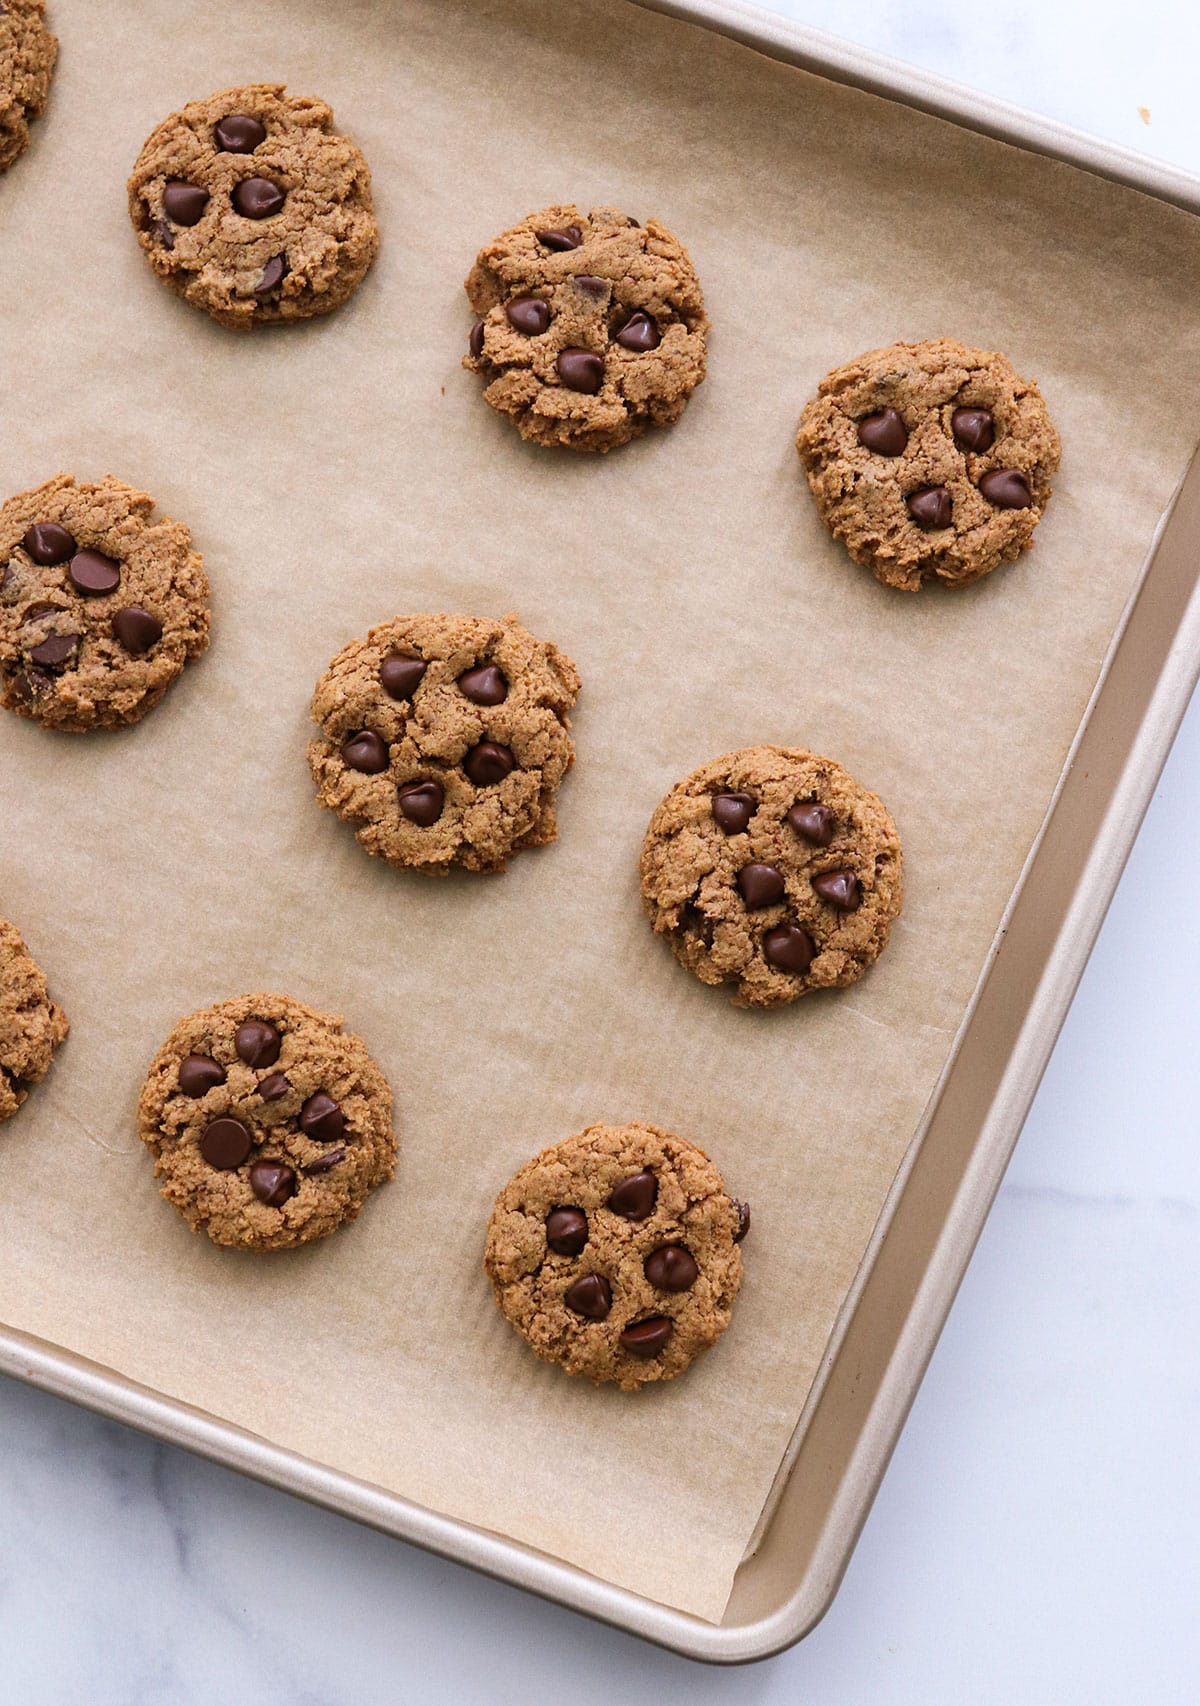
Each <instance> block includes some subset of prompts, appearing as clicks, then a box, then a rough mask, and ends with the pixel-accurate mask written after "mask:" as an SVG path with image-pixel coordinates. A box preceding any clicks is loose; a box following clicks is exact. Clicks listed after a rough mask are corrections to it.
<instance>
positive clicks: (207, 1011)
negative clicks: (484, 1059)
mask: <svg viewBox="0 0 1200 1706" xmlns="http://www.w3.org/2000/svg"><path fill="white" fill-rule="evenodd" d="M138 1133H139V1136H140V1137H141V1139H142V1142H143V1143H145V1144H146V1145H147V1146H148V1147H149V1148H150V1150H151V1151H152V1152H153V1154H154V1157H155V1162H154V1172H155V1176H156V1177H157V1178H158V1179H159V1180H161V1189H162V1194H163V1196H164V1197H166V1199H167V1201H168V1202H169V1203H173V1204H174V1206H175V1207H176V1208H177V1209H178V1210H179V1212H180V1214H182V1216H183V1218H184V1219H185V1220H186V1221H187V1223H188V1225H189V1226H190V1227H191V1229H192V1231H193V1232H200V1231H204V1232H207V1233H208V1235H209V1237H210V1238H211V1239H212V1241H213V1243H214V1244H224V1245H229V1246H233V1247H236V1248H238V1249H243V1250H282V1249H284V1248H286V1247H287V1246H289V1245H293V1244H308V1243H311V1242H312V1240H313V1239H314V1238H324V1237H325V1235H326V1234H327V1233H329V1232H335V1231H336V1230H337V1228H338V1227H339V1226H340V1225H341V1224H342V1222H343V1221H346V1220H353V1219H354V1218H355V1216H356V1215H357V1214H358V1211H359V1209H360V1208H361V1207H362V1205H363V1203H364V1202H366V1200H367V1198H368V1196H370V1194H371V1192H372V1191H373V1190H374V1189H375V1187H376V1185H381V1184H383V1182H384V1181H385V1180H386V1179H390V1178H391V1176H392V1174H393V1172H394V1171H395V1166H396V1139H395V1135H394V1133H393V1131H392V1093H391V1091H390V1090H389V1089H388V1084H387V1080H386V1078H385V1077H384V1076H383V1073H382V1072H381V1071H380V1070H379V1068H378V1066H376V1064H375V1062H374V1061H373V1060H372V1059H371V1056H370V1055H369V1054H368V1053H367V1049H366V1044H365V1043H364V1042H363V1041H362V1039H361V1038H360V1037H356V1036H353V1035H352V1034H351V1033H350V1032H348V1031H343V1030H342V1021H341V1018H340V1016H339V1015H337V1014H330V1013H316V1012H314V1011H313V1009H312V1008H311V1007H305V1006H304V1005H303V1004H302V1003H301V1002H299V1001H292V1000H289V998H288V997H287V996H286V995H240V996H238V997H237V998H236V999H234V1000H232V1001H219V1002H218V1003H217V1005H216V1006H215V1007H205V1008H204V1009H202V1010H201V1011H200V1012H199V1013H192V1014H190V1015H189V1017H188V1018H186V1019H181V1020H180V1021H179V1023H178V1024H177V1025H176V1027H175V1029H174V1030H173V1031H172V1032H171V1034H170V1036H169V1037H168V1038H167V1040H166V1042H165V1043H164V1044H163V1046H162V1048H161V1049H159V1051H158V1054H157V1055H156V1056H155V1059H154V1064H153V1066H152V1067H151V1068H150V1076H149V1077H148V1078H147V1080H146V1082H145V1084H144V1085H143V1087H142V1093H141V1096H140V1098H139V1100H138Z"/></svg>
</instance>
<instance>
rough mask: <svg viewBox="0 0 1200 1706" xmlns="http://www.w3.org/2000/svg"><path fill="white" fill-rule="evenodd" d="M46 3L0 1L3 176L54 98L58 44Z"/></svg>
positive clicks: (0, 154)
mask: <svg viewBox="0 0 1200 1706" xmlns="http://www.w3.org/2000/svg"><path fill="white" fill-rule="evenodd" d="M44 13H45V7H44V6H43V4H42V0H0V172H6V171H7V170H8V168H9V167H10V166H11V165H12V163H13V161H14V160H15V159H16V158H17V156H18V154H22V153H23V152H24V151H25V148H26V146H27V145H28V142H29V124H30V121H31V120H32V119H35V118H37V117H38V115H39V114H40V113H41V111H42V108H43V107H44V106H45V105H46V97H47V96H48V95H49V93H50V78H51V75H52V74H53V71H54V61H55V60H56V58H57V57H58V42H57V40H56V39H55V37H54V36H52V35H51V34H50V31H49V30H48V29H47V28H46V20H45V16H44Z"/></svg>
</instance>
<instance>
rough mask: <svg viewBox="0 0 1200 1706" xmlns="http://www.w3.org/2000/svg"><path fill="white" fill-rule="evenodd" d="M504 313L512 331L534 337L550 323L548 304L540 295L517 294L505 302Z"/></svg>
mask: <svg viewBox="0 0 1200 1706" xmlns="http://www.w3.org/2000/svg"><path fill="white" fill-rule="evenodd" d="M504 312H505V315H506V316H507V318H508V323H509V325H510V326H511V327H512V329H513V331H514V332H522V333H523V334H524V335H525V337H527V338H536V337H538V336H539V335H540V334H541V333H542V332H544V331H546V330H547V328H548V327H549V325H550V304H549V303H548V302H543V301H542V299H541V297H540V296H518V297H517V298H516V299H515V301H512V302H509V303H506V304H505V308H504Z"/></svg>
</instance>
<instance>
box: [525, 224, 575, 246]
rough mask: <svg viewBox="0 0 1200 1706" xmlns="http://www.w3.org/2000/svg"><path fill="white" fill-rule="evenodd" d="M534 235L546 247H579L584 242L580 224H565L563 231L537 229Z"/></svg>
mask: <svg viewBox="0 0 1200 1706" xmlns="http://www.w3.org/2000/svg"><path fill="white" fill-rule="evenodd" d="M534 236H535V237H536V238H537V240H538V242H539V243H540V244H541V245H542V247H543V248H544V249H557V250H564V249H577V248H578V247H579V245H580V244H581V243H582V242H583V232H582V231H581V230H580V229H579V227H578V225H565V226H564V227H563V228H562V230H561V231H535V232H534Z"/></svg>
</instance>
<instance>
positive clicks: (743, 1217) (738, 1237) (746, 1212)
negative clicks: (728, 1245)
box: [729, 1197, 750, 1244]
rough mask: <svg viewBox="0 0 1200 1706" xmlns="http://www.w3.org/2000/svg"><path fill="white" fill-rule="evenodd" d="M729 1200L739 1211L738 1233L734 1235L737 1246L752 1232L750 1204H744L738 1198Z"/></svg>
mask: <svg viewBox="0 0 1200 1706" xmlns="http://www.w3.org/2000/svg"><path fill="white" fill-rule="evenodd" d="M729 1200H730V1201H731V1202H732V1204H733V1206H734V1208H736V1209H737V1217H738V1223H737V1231H736V1232H735V1233H734V1235H733V1241H734V1243H735V1244H740V1243H741V1241H742V1239H743V1238H744V1237H745V1236H746V1234H747V1232H749V1230H750V1204H749V1203H748V1202H742V1201H741V1199H740V1198H738V1197H731V1198H730V1199H729Z"/></svg>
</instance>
